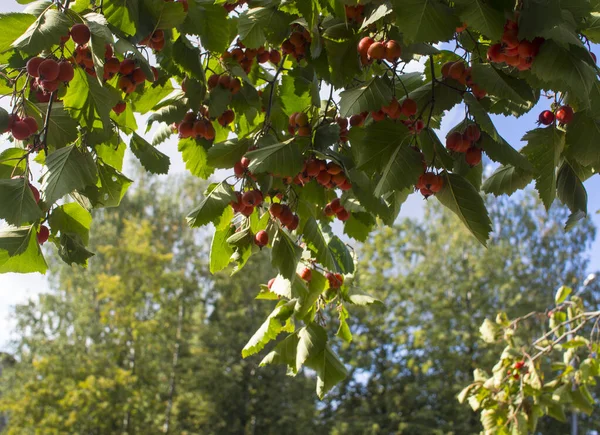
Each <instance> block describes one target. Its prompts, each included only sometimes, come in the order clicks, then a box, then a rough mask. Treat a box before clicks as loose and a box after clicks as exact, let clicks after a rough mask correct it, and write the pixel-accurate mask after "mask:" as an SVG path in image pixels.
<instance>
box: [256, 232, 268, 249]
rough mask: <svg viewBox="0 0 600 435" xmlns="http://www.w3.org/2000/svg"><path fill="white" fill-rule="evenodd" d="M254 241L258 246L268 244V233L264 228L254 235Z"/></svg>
mask: <svg viewBox="0 0 600 435" xmlns="http://www.w3.org/2000/svg"><path fill="white" fill-rule="evenodd" d="M254 243H256V246H258V247H259V248H262V247H263V246H267V245H268V244H269V234H268V233H267V232H266V231H265V230H261V231H259V232H258V233H256V235H255V236H254Z"/></svg>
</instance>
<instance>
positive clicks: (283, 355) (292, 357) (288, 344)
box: [259, 334, 298, 374]
mask: <svg viewBox="0 0 600 435" xmlns="http://www.w3.org/2000/svg"><path fill="white" fill-rule="evenodd" d="M297 349H298V335H297V334H290V335H288V336H287V337H286V338H285V339H284V340H282V341H280V342H279V343H277V346H275V348H274V349H273V350H272V351H271V352H269V353H268V354H267V355H266V356H265V357H264V358H263V360H262V361H261V362H260V364H259V366H260V367H264V366H266V365H267V364H284V365H287V366H288V367H289V368H290V369H291V370H292V373H294V374H295V373H296V351H297Z"/></svg>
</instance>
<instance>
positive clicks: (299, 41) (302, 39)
mask: <svg viewBox="0 0 600 435" xmlns="http://www.w3.org/2000/svg"><path fill="white" fill-rule="evenodd" d="M311 41H312V38H311V37H310V33H308V30H306V29H305V28H304V27H302V26H301V25H300V24H297V23H294V24H293V25H292V33H291V34H290V37H289V38H288V39H286V40H285V41H283V43H282V44H281V52H282V53H283V54H289V55H290V56H292V57H293V58H294V59H296V60H297V61H300V60H302V59H304V57H305V55H306V52H307V51H308V49H309V47H310V43H311Z"/></svg>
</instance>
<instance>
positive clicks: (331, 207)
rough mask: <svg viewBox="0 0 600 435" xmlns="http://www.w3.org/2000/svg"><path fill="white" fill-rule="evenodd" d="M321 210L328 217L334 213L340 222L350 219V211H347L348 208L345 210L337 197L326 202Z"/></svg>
mask: <svg viewBox="0 0 600 435" xmlns="http://www.w3.org/2000/svg"><path fill="white" fill-rule="evenodd" d="M323 212H324V213H325V216H328V217H331V216H334V215H335V216H336V217H337V218H338V219H339V220H341V221H342V222H344V221H347V220H348V219H350V213H348V210H346V209H345V208H344V206H343V205H342V204H341V203H340V199H339V198H335V199H334V200H333V201H331V202H330V203H329V204H327V205H326V206H325V208H324V209H323Z"/></svg>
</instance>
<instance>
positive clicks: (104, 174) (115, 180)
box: [96, 162, 133, 207]
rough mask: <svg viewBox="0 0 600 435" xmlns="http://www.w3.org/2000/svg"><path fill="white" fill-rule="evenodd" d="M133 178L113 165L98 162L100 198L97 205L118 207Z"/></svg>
mask: <svg viewBox="0 0 600 435" xmlns="http://www.w3.org/2000/svg"><path fill="white" fill-rule="evenodd" d="M131 183H133V181H132V180H130V179H129V178H127V177H126V176H125V175H123V174H122V173H120V172H119V171H117V170H116V169H115V168H113V167H112V166H109V165H107V164H104V163H101V162H98V187H99V190H98V200H97V204H96V205H100V206H103V207H117V206H118V205H119V204H120V203H121V200H122V199H123V197H124V196H125V193H126V192H127V189H128V188H129V186H130V185H131Z"/></svg>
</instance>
